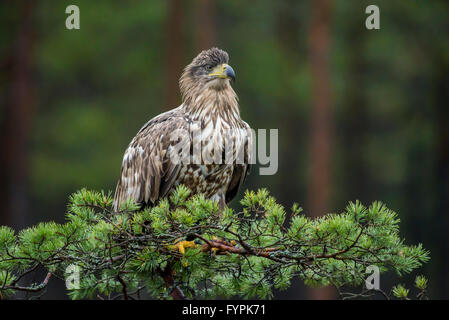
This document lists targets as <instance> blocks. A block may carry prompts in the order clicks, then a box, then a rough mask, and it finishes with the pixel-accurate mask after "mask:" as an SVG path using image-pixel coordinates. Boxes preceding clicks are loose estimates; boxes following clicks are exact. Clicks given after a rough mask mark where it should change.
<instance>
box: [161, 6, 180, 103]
mask: <svg viewBox="0 0 449 320" xmlns="http://www.w3.org/2000/svg"><path fill="white" fill-rule="evenodd" d="M183 4H184V1H183V0H170V1H169V4H168V17H167V39H166V44H167V60H166V63H167V68H166V70H167V74H166V81H167V82H166V86H165V87H166V90H167V91H166V93H165V94H166V97H165V102H166V109H171V108H174V107H177V106H178V105H180V102H181V98H180V93H179V84H178V83H179V82H178V81H179V77H180V76H181V72H182V69H183V67H184V37H183V34H182V30H183V21H184V14H183Z"/></svg>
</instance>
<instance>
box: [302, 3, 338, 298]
mask: <svg viewBox="0 0 449 320" xmlns="http://www.w3.org/2000/svg"><path fill="white" fill-rule="evenodd" d="M311 12H312V16H311V22H310V27H309V46H310V52H309V54H310V68H311V75H312V103H313V112H312V120H311V121H312V122H311V133H310V144H309V148H310V156H311V159H310V163H311V168H310V178H309V179H310V180H309V190H308V192H309V195H308V207H309V212H310V213H311V214H312V216H314V217H317V216H320V215H323V214H326V213H327V212H328V211H329V205H330V192H331V181H330V152H331V138H332V124H331V117H332V113H331V96H330V79H329V78H330V76H329V73H330V72H329V46H330V39H329V20H330V5H329V1H328V0H314V1H312V2H311ZM309 296H310V298H312V299H332V298H335V293H334V290H332V288H331V287H326V288H320V289H310V294H309Z"/></svg>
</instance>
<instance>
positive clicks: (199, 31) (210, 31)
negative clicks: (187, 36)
mask: <svg viewBox="0 0 449 320" xmlns="http://www.w3.org/2000/svg"><path fill="white" fill-rule="evenodd" d="M195 22H196V23H195V49H196V51H197V52H200V51H202V50H206V49H209V48H211V47H212V46H215V45H216V39H217V30H216V29H217V28H216V2H215V0H197V1H196V13H195Z"/></svg>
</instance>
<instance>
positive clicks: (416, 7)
mask: <svg viewBox="0 0 449 320" xmlns="http://www.w3.org/2000/svg"><path fill="white" fill-rule="evenodd" d="M70 4H76V5H78V6H79V8H80V13H81V14H80V17H81V29H80V30H67V29H66V27H65V20H66V18H67V16H68V15H67V14H66V13H65V9H66V7H67V6H68V5H70ZM370 4H376V5H378V6H379V8H380V26H381V29H380V30H367V29H366V28H365V19H366V18H367V16H368V15H367V14H366V13H365V8H366V7H367V6H368V5H370ZM0 21H1V22H0V23H1V28H0V39H1V40H0V70H1V71H0V99H1V100H0V103H1V112H0V123H1V126H0V131H1V134H0V150H1V155H0V161H1V162H0V175H1V180H0V197H1V199H0V201H1V206H0V210H1V211H0V224H1V225H5V224H6V225H9V226H12V227H14V228H16V229H21V228H23V227H26V226H30V225H32V224H36V223H37V222H40V221H48V220H55V221H57V222H63V221H64V213H65V209H66V203H67V197H68V196H69V195H70V194H71V193H73V192H74V191H76V190H78V189H80V188H82V187H87V188H90V189H104V190H112V191H113V190H114V187H115V183H116V181H117V179H118V175H119V170H120V165H121V161H122V156H123V152H124V150H125V148H126V147H127V144H128V143H129V141H130V140H131V139H132V137H133V136H134V135H135V134H136V132H137V131H138V130H139V129H140V127H141V126H142V125H143V124H144V123H145V122H146V121H147V120H149V119H150V118H152V117H153V116H155V115H157V114H158V113H160V112H163V111H166V110H168V109H171V108H173V107H176V106H178V105H179V104H180V96H179V89H178V78H179V76H180V74H181V71H182V69H183V67H184V66H185V65H186V64H188V63H189V62H190V61H191V60H192V58H193V57H195V56H196V55H197V54H198V53H199V51H201V50H203V49H207V48H209V47H211V46H218V47H220V48H222V49H225V50H226V51H228V52H229V54H230V65H231V66H232V67H233V68H234V70H235V71H236V75H237V82H236V83H235V85H234V88H235V91H236V92H237V94H238V95H239V98H240V106H241V113H242V116H243V118H244V119H245V120H246V121H247V122H249V124H250V125H251V126H252V127H253V128H256V129H257V128H266V129H270V128H278V129H279V170H278V172H277V174H275V175H273V176H260V175H258V170H257V169H256V170H253V172H252V174H251V175H250V177H249V181H248V182H247V183H246V186H245V187H247V188H250V189H256V188H260V187H267V188H268V189H269V190H270V191H271V193H272V194H273V195H274V196H275V197H276V198H277V199H278V200H279V201H280V202H281V203H283V204H284V205H285V206H287V207H290V206H291V204H292V203H293V202H294V201H296V202H298V203H299V204H300V205H302V206H303V207H304V208H305V211H306V213H307V214H310V215H314V216H317V215H320V214H324V213H328V212H340V211H342V210H343V208H344V207H345V206H346V204H347V202H348V201H350V200H356V199H360V200H361V201H362V202H364V203H365V204H369V203H371V202H372V201H374V200H381V201H383V202H385V203H386V204H387V205H388V206H389V207H390V208H392V209H394V210H396V211H397V212H399V214H400V218H401V221H402V223H401V235H402V236H403V237H405V238H406V239H407V242H408V243H410V244H417V243H418V242H422V243H423V244H424V247H425V248H427V249H429V250H431V257H432V260H431V261H430V263H429V264H428V265H426V266H425V268H423V269H422V270H421V272H422V273H423V274H425V275H426V276H428V277H429V278H430V288H429V294H430V297H432V298H448V297H449V275H448V272H449V232H448V228H449V108H448V101H449V99H448V98H449V3H448V2H447V1H443V0H441V1H437V0H432V1H389V0H377V1H369V2H368V1H361V0H353V1H343V0H341V1H330V0H309V1H296V0H289V1H271V0H262V1H251V2H243V1H236V0H223V1H218V0H217V1H213V0H197V1H188V0H184V1H180V0H179V1H177V0H170V1H162V0H161V1H138V0H129V1H104V0H102V1H100V0H97V1H87V0H85V1H75V0H70V1H65V0H64V1H61V0H59V1H50V0H40V1H31V0H30V1H1V3H0ZM233 206H235V207H238V206H239V204H238V202H237V201H235V203H233ZM411 279H412V277H406V278H405V279H401V280H399V279H398V278H397V277H396V276H395V275H394V274H387V275H386V276H382V277H381V288H382V289H384V290H386V291H389V289H390V288H391V285H393V284H396V283H397V282H398V281H401V282H405V283H411ZM56 282H57V283H52V286H53V287H50V289H49V292H48V294H47V296H46V297H47V298H60V299H62V298H64V297H65V295H64V287H63V284H62V281H60V282H58V281H56ZM332 297H336V296H335V292H333V291H332V290H330V289H324V290H307V289H305V288H304V286H303V285H302V284H301V283H300V282H299V281H297V282H295V283H294V284H293V286H292V287H291V289H289V290H288V291H284V292H279V293H276V298H279V299H301V298H303V299H305V298H321V299H322V298H332Z"/></svg>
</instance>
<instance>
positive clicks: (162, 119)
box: [114, 48, 251, 211]
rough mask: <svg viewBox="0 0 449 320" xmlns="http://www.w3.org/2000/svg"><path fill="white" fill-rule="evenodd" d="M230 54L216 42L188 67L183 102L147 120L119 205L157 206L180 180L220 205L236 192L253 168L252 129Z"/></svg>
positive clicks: (129, 156)
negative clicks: (242, 108) (242, 105)
mask: <svg viewBox="0 0 449 320" xmlns="http://www.w3.org/2000/svg"><path fill="white" fill-rule="evenodd" d="M228 60H229V56H228V54H227V53H226V52H225V51H223V50H220V49H218V48H212V49H209V50H205V51H202V52H201V53H200V54H199V55H198V56H197V57H196V58H195V59H193V61H192V62H191V63H190V64H189V65H188V66H187V67H186V68H185V69H184V71H183V73H182V75H181V78H180V80H179V84H180V89H181V96H182V104H181V105H180V106H179V107H177V108H175V109H172V110H170V111H167V112H165V113H162V114H160V115H158V116H156V117H155V118H153V119H151V120H150V121H148V122H147V123H146V124H145V125H144V126H143V127H142V129H140V131H139V132H138V133H137V135H136V136H135V137H134V139H133V140H132V141H131V143H130V144H129V146H128V148H127V149H126V152H125V155H124V157H123V162H122V168H121V175H120V178H119V180H118V183H117V188H116V190H115V197H114V210H115V211H118V210H119V209H120V206H121V204H122V203H123V202H125V201H126V200H128V199H133V200H134V201H135V202H137V203H139V204H141V205H143V206H153V205H155V204H157V202H158V200H159V199H161V198H162V197H165V196H167V195H169V194H170V192H172V191H173V190H174V189H175V187H176V186H177V185H180V184H184V185H185V186H187V187H188V188H189V189H190V190H191V191H192V193H193V194H198V193H203V194H204V195H205V196H206V197H207V198H209V199H212V200H213V201H216V202H218V203H219V205H220V207H221V208H223V207H224V206H225V204H226V203H228V202H229V201H231V200H232V199H233V198H234V197H235V196H236V194H237V192H238V190H239V188H240V187H241V185H242V183H243V181H244V180H245V178H246V176H247V174H248V172H249V168H250V153H251V152H249V150H250V148H251V134H250V127H249V125H248V124H247V123H246V122H244V121H243V120H242V119H241V118H240V112H239V106H238V102H237V100H238V98H237V95H236V93H235V92H234V90H233V89H232V87H231V84H230V81H231V80H232V81H235V73H234V70H233V69H232V68H231V66H229V65H228ZM181 151H182V152H181ZM186 151H187V154H186ZM229 154H231V156H230V157H227V156H229ZM242 155H243V156H242ZM230 159H231V160H230Z"/></svg>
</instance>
